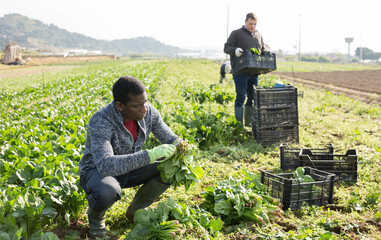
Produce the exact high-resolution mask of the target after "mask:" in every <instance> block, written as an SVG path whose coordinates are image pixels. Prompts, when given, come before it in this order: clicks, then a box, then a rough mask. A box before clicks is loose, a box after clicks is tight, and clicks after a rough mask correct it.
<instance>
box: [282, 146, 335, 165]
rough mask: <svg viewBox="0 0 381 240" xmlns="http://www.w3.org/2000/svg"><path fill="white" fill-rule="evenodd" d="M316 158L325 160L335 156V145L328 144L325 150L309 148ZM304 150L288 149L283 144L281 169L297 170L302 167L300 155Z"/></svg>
mask: <svg viewBox="0 0 381 240" xmlns="http://www.w3.org/2000/svg"><path fill="white" fill-rule="evenodd" d="M308 149H309V151H310V152H311V153H313V155H315V156H321V157H320V158H323V157H324V156H326V155H329V154H333V145H332V144H331V143H329V144H327V145H326V146H325V148H308ZM301 150H302V148H288V147H287V145H285V144H283V143H282V144H281V145H280V147H279V151H280V168H281V169H283V170H295V169H296V168H297V167H299V166H300V161H299V154H300V152H301Z"/></svg>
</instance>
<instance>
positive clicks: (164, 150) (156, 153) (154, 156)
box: [146, 144, 176, 163]
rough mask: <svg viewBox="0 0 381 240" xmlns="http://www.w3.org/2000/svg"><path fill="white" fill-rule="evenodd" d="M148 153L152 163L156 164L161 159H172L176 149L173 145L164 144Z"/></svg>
mask: <svg viewBox="0 0 381 240" xmlns="http://www.w3.org/2000/svg"><path fill="white" fill-rule="evenodd" d="M146 151H147V152H148V155H149V159H150V163H154V162H155V161H156V160H158V159H160V158H165V159H167V158H169V157H171V156H172V155H173V154H174V153H175V151H176V147H175V146H174V145H172V144H162V145H159V146H157V147H154V148H152V149H151V150H146Z"/></svg>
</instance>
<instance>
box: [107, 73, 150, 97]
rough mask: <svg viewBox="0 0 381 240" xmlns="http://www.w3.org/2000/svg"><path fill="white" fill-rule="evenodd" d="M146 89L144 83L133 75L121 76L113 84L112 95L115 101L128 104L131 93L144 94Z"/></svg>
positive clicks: (135, 94)
mask: <svg viewBox="0 0 381 240" xmlns="http://www.w3.org/2000/svg"><path fill="white" fill-rule="evenodd" d="M145 91H146V88H145V87H144V85H143V83H142V82H141V81H140V80H139V79H137V78H136V77H133V76H123V77H120V78H119V79H118V80H117V81H116V82H115V83H114V85H113V86H112V96H113V97H114V101H115V102H118V101H119V102H121V103H123V104H126V103H127V102H128V101H129V100H130V98H129V95H130V94H131V95H134V96H138V95H142V94H143V93H144V92H145Z"/></svg>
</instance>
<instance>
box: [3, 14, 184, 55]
mask: <svg viewBox="0 0 381 240" xmlns="http://www.w3.org/2000/svg"><path fill="white" fill-rule="evenodd" d="M11 41H15V42H17V43H18V44H19V45H20V46H21V47H25V48H37V49H43V50H63V49H87V50H89V51H96V50H100V51H102V53H108V54H117V55H129V54H154V55H171V54H175V53H176V52H181V49H179V48H177V47H174V46H170V45H166V44H164V43H161V42H159V41H157V40H156V39H154V38H152V37H137V38H130V39H119V40H113V41H106V40H97V39H94V38H91V37H87V36H85V35H83V34H79V33H72V32H69V31H67V30H65V29H62V28H59V27H57V26H55V25H53V24H50V25H48V24H44V23H42V22H41V21H39V20H35V19H31V18H28V17H26V16H23V15H20V14H6V15H4V17H0V48H1V49H2V50H3V49H4V48H5V46H6V45H7V44H8V43H9V42H11Z"/></svg>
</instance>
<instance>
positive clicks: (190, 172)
mask: <svg viewBox="0 0 381 240" xmlns="http://www.w3.org/2000/svg"><path fill="white" fill-rule="evenodd" d="M195 150H196V147H195V146H194V145H191V144H188V143H187V142H185V141H182V142H181V143H180V144H179V145H178V146H177V148H176V152H175V154H174V155H173V156H172V157H170V158H168V159H165V160H163V161H162V162H161V163H160V164H159V165H158V166H157V168H158V169H159V170H160V171H161V172H160V176H161V178H162V179H163V181H164V182H166V183H168V182H169V183H171V184H172V186H174V188H175V189H176V187H178V186H180V185H184V186H185V190H186V191H187V190H188V189H189V187H190V186H193V185H194V183H195V182H197V181H199V180H200V179H201V177H202V176H203V175H204V171H203V169H202V168H201V167H200V166H196V165H195V163H194V160H193V158H194V154H195Z"/></svg>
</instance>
